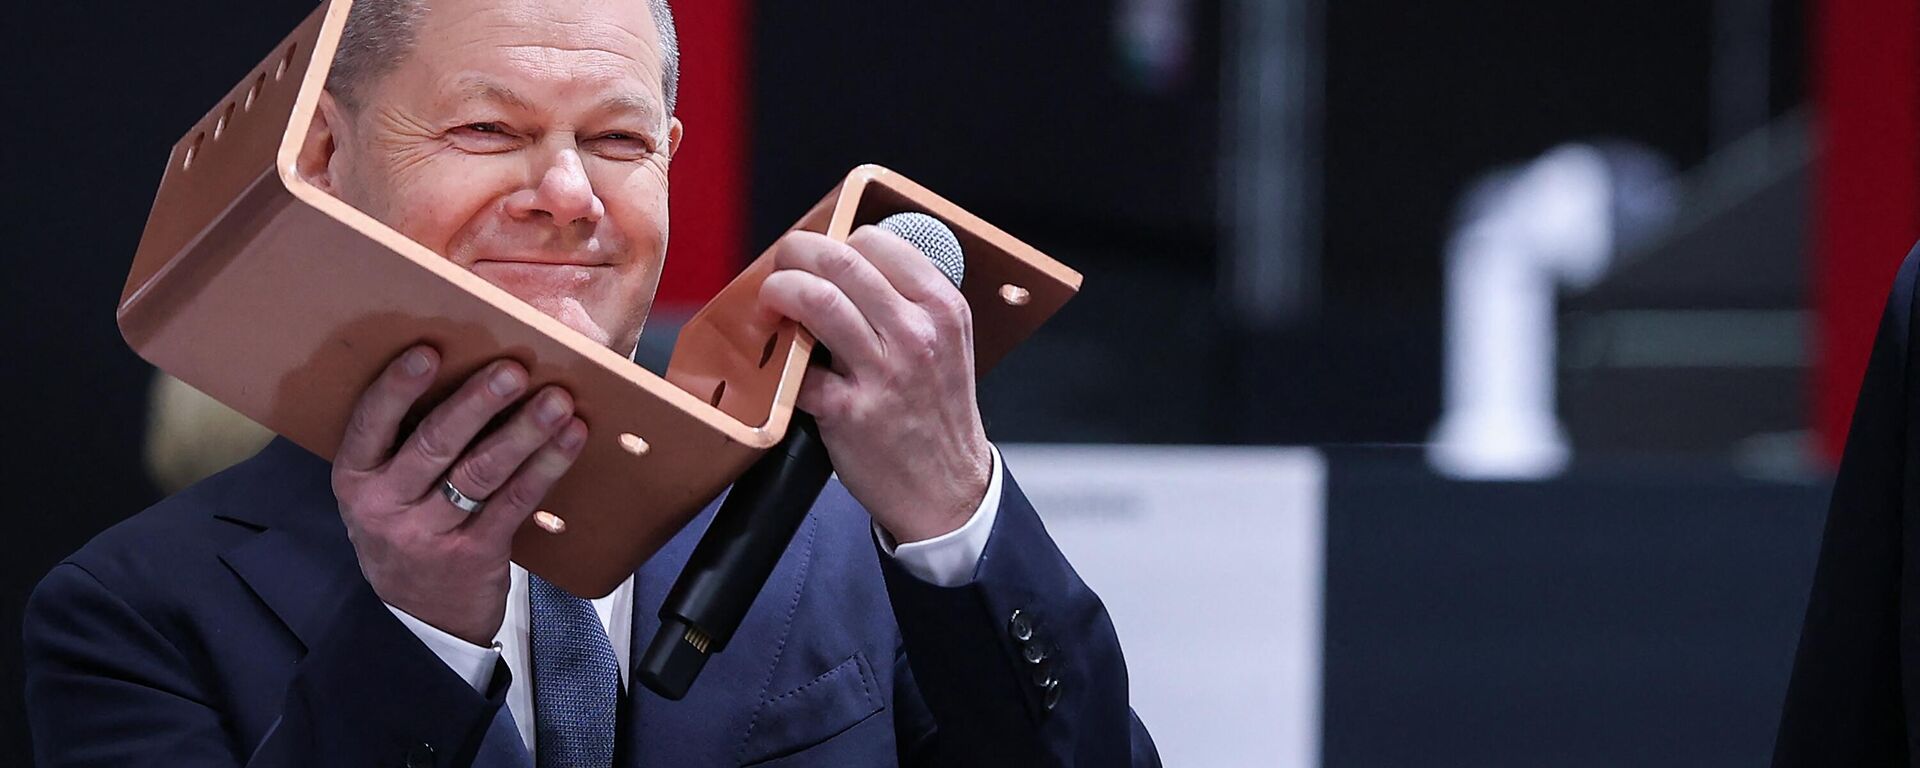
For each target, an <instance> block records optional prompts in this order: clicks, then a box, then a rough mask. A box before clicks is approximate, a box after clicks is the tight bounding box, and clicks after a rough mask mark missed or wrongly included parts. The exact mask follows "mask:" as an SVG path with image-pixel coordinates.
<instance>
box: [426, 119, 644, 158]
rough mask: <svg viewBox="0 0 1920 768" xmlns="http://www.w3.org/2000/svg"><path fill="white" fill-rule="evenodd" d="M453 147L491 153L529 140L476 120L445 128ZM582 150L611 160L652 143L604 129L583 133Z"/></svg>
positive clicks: (639, 152)
mask: <svg viewBox="0 0 1920 768" xmlns="http://www.w3.org/2000/svg"><path fill="white" fill-rule="evenodd" d="M448 135H449V136H450V137H451V138H452V139H453V141H454V144H455V146H457V147H459V148H460V149H462V150H465V151H467V152H473V153H476V154H495V153H499V152H508V151H512V150H515V149H520V148H522V147H525V146H526V145H527V144H529V143H531V142H530V140H529V139H528V138H527V137H526V136H525V135H523V134H522V133H521V132H518V131H515V130H514V129H513V128H512V127H510V126H508V125H507V124H505V123H501V122H477V123H466V124H464V125H460V126H456V127H455V128H453V130H451V131H448ZM579 141H580V145H581V147H582V148H583V149H586V150H588V151H591V152H593V153H594V154H596V155H600V156H602V157H606V158H608V159H611V160H641V159H645V158H646V157H647V156H648V155H650V154H652V153H653V144H652V142H651V141H649V140H648V139H647V137H646V135H645V134H642V133H638V132H634V131H605V132H601V133H590V134H584V138H581V139H579Z"/></svg>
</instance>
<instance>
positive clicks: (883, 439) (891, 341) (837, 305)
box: [760, 226, 993, 544]
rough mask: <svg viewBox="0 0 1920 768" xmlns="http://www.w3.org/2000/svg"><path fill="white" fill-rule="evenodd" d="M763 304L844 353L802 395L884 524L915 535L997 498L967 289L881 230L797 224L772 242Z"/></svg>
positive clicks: (839, 462)
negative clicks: (836, 232)
mask: <svg viewBox="0 0 1920 768" xmlns="http://www.w3.org/2000/svg"><path fill="white" fill-rule="evenodd" d="M760 306H761V309H762V311H764V312H768V313H771V314H775V315H779V316H784V317H788V318H792V319H793V320H794V321H796V322H798V323H799V324H800V325H801V326H803V327H805V328H806V329H807V330H808V331H809V332H811V333H812V334H813V336H814V338H816V339H818V340H819V342H820V343H821V344H823V345H825V346H826V347H827V349H829V350H831V351H832V352H833V368H832V370H826V369H822V368H820V367H819V366H814V367H813V368H812V369H811V370H809V371H808V372H807V378H806V381H805V383H803V384H802V385H801V387H800V395H799V401H798V405H799V407H800V409H801V410H803V411H806V412H807V413H809V414H812V415H813V417H814V420H815V421H816V422H817V423H818V424H819V425H820V436H821V439H823V440H824V441H825V442H826V444H827V453H828V455H829V456H831V457H832V458H833V467H834V470H835V471H836V472H838V473H839V475H840V481H841V482H842V483H845V484H846V486H847V490H848V492H850V493H852V494H853V497H854V499H856V500H858V501H859V502H860V504H861V505H862V506H865V507H866V508H867V511H868V513H870V514H872V515H873V518H874V521H875V522H878V523H879V524H880V527H882V528H884V529H886V531H887V533H889V534H892V535H893V537H894V539H895V540H897V541H899V542H900V543H903V544H904V543H909V542H914V541H923V540H926V539H930V538H933V537H935V536H939V535H941V534H944V533H947V532H950V531H952V530H954V529H956V528H959V527H960V526H961V525H963V524H965V523H966V522H967V520H968V519H969V518H970V517H972V515H973V512H974V510H975V509H976V508H978V507H979V505H980V502H981V501H982V497H984V496H985V495H986V492H987V483H988V481H989V480H990V479H991V478H989V477H988V474H989V473H990V472H992V469H993V453H992V448H991V447H989V446H988V445H987V435H986V429H985V427H983V426H982V424H981V421H980V406H979V403H978V402H977V401H976V399H975V396H974V381H973V378H974V369H973V315H972V313H971V312H970V311H969V310H968V308H967V301H966V299H965V298H964V297H962V296H961V295H960V290H959V289H958V288H956V287H954V285H953V283H951V282H948V281H947V278H946V277H945V276H944V275H942V274H941V273H940V270H939V269H938V268H936V267H934V265H933V263H932V262H931V261H929V260H928V259H927V257H926V256H925V255H923V254H921V253H920V250H919V249H918V248H915V247H914V246H913V245H912V244H910V243H908V242H907V241H906V240H903V239H901V238H900V237H898V236H896V235H894V234H893V233H891V232H888V231H886V230H883V229H880V228H878V227H874V226H864V227H861V228H859V229H857V230H855V231H854V232H853V234H852V235H851V236H849V237H848V238H847V241H846V242H845V243H838V242H835V241H833V240H832V239H830V238H828V237H826V236H825V235H821V234H817V233H814V232H799V231H796V232H789V233H787V235H786V236H784V237H782V238H781V239H780V242H779V243H777V244H776V245H775V246H774V272H773V273H772V274H770V275H768V276H767V280H766V283H765V284H764V285H762V286H761V288H760Z"/></svg>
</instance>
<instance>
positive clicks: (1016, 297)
mask: <svg viewBox="0 0 1920 768" xmlns="http://www.w3.org/2000/svg"><path fill="white" fill-rule="evenodd" d="M1032 299H1033V294H1031V293H1028V292H1027V289H1025V288H1022V287H1020V286H1017V285H1014V284H1013V283H1007V284H1006V285H1002V286H1000V300H1001V301H1004V302H1006V303H1007V306H1009V307H1024V306H1026V305H1027V302H1028V301H1031V300H1032Z"/></svg>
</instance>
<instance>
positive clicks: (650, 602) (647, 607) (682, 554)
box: [616, 494, 819, 766]
mask: <svg viewBox="0 0 1920 768" xmlns="http://www.w3.org/2000/svg"><path fill="white" fill-rule="evenodd" d="M724 499H725V494H722V495H721V498H720V499H715V500H714V502H713V503H711V504H708V505H707V508H706V509H705V510H703V511H701V513H700V514H699V515H698V516H697V517H695V518H694V519H693V521H691V522H689V523H688V524H687V526H686V527H685V528H683V529H681V531H680V532H679V533H678V534H676V535H675V536H674V538H673V539H672V540H670V541H669V542H668V543H667V545H666V546H664V547H661V548H660V551H659V552H657V553H655V554H654V556H653V557H652V558H650V559H648V560H647V562H646V564H645V565H643V566H641V568H640V570H639V571H638V572H637V573H636V574H635V577H634V599H633V637H632V642H633V645H632V646H631V648H632V650H631V652H630V654H629V656H630V660H629V663H636V662H637V661H638V660H639V659H640V657H641V656H642V655H643V654H644V653H645V652H646V648H647V645H648V644H649V643H651V642H652V641H653V636H654V633H655V632H658V631H659V629H660V606H661V605H662V604H664V603H665V602H666V598H667V593H668V592H669V591H671V590H672V589H673V582H674V580H675V579H677V578H678V577H679V575H680V571H681V570H683V569H684V568H685V567H686V564H687V559H688V557H689V556H691V555H692V553H693V549H694V546H695V545H696V544H698V543H699V541H700V537H701V536H702V535H704V534H705V533H706V530H707V527H708V526H709V525H711V524H712V522H713V515H714V512H715V511H717V510H718V509H719V506H720V503H721V502H722V501H723V500H724ZM818 529H819V520H818V519H817V518H816V517H815V516H814V515H812V514H809V515H808V516H807V519H806V521H805V522H803V523H802V524H801V526H800V529H799V530H798V531H797V532H795V534H794V538H793V544H792V545H791V546H789V547H788V548H787V552H786V554H785V555H782V556H781V558H780V562H779V564H778V565H776V566H775V567H774V569H773V573H772V574H770V575H769V576H768V577H767V583H766V586H765V588H764V589H762V590H761V593H760V595H759V597H757V598H755V600H754V602H753V607H752V608H750V609H749V610H748V612H747V615H746V618H745V619H744V620H743V621H742V622H741V624H740V629H739V630H738V631H737V632H735V633H734V636H733V639H732V640H731V641H730V642H729V643H728V645H727V648H726V650H724V651H721V652H719V653H716V654H714V655H713V657H712V658H710V659H708V660H707V666H706V668H705V669H704V670H702V671H701V673H700V678H699V679H698V680H697V681H695V682H694V685H693V689H692V690H691V691H689V692H688V693H687V697H686V698H685V699H682V700H680V701H668V700H666V699H663V698H661V697H660V696H659V695H658V694H655V693H654V692H653V691H650V690H647V689H646V687H645V686H643V685H640V684H639V683H638V679H639V676H638V675H632V676H630V679H632V680H634V681H635V682H634V684H633V685H632V686H631V688H630V689H629V690H628V692H627V701H626V704H627V706H626V707H625V712H624V714H623V716H622V719H621V723H620V732H619V740H620V741H619V750H618V752H617V753H616V754H618V755H619V756H620V759H619V763H620V764H621V765H624V766H637V765H689V766H691V765H710V764H713V765H733V764H735V763H737V762H738V760H739V757H740V752H741V749H742V747H743V746H744V744H745V741H746V737H747V734H748V732H749V730H750V729H751V727H752V722H753V718H754V716H755V715H756V714H757V713H758V711H759V709H760V707H761V705H762V704H763V702H764V701H765V700H766V698H767V695H768V691H767V688H768V686H769V685H771V684H772V682H773V680H774V672H775V668H776V667H778V666H779V665H780V662H781V658H782V656H783V651H784V649H785V647H786V644H787V641H788V639H789V630H790V629H791V622H792V621H793V618H794V614H795V611H796V609H797V607H798V605H799V602H800V597H801V593H802V587H803V585H804V584H805V582H806V580H807V573H808V571H809V570H810V567H811V565H812V562H813V546H812V543H813V536H814V535H815V533H816V532H817V531H818ZM643 756H644V757H643Z"/></svg>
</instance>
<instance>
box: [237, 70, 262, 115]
mask: <svg viewBox="0 0 1920 768" xmlns="http://www.w3.org/2000/svg"><path fill="white" fill-rule="evenodd" d="M266 85H267V73H265V72H262V73H260V74H259V75H257V76H255V77H254V78H253V85H252V86H251V87H249V88H247V99H246V101H243V102H241V103H240V108H241V109H244V110H251V109H253V102H254V101H255V100H256V99H259V98H260V89H261V88H264V87H266Z"/></svg>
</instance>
